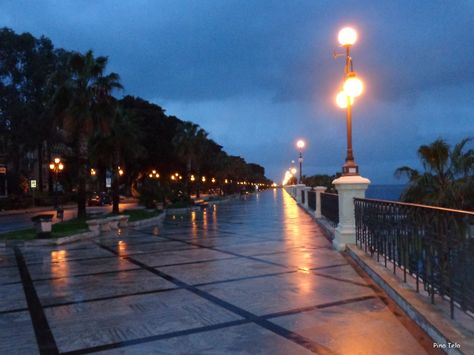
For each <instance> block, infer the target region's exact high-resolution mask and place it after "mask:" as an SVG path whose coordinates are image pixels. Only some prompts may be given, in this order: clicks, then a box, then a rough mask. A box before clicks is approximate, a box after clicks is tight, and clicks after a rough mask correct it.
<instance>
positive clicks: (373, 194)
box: [365, 185, 406, 201]
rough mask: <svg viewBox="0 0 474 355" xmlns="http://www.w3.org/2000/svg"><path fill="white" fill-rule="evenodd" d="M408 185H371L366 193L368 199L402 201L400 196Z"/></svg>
mask: <svg viewBox="0 0 474 355" xmlns="http://www.w3.org/2000/svg"><path fill="white" fill-rule="evenodd" d="M405 186H406V185H369V188H368V189H367V191H366V193H365V197H366V198H375V199H378V200H389V201H400V195H401V194H402V192H403V190H404V189H405Z"/></svg>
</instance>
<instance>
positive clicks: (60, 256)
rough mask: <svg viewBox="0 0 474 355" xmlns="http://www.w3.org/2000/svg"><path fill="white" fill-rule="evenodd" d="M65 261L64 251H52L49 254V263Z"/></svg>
mask: <svg viewBox="0 0 474 355" xmlns="http://www.w3.org/2000/svg"><path fill="white" fill-rule="evenodd" d="M64 260H66V250H54V251H52V252H51V261H53V262H59V261H64Z"/></svg>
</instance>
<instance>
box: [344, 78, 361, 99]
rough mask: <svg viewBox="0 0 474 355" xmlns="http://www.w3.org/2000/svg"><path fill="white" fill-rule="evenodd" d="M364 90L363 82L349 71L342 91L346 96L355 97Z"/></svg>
mask: <svg viewBox="0 0 474 355" xmlns="http://www.w3.org/2000/svg"><path fill="white" fill-rule="evenodd" d="M362 91H364V84H363V83H362V80H360V79H359V78H358V77H357V76H356V75H355V73H350V74H349V75H348V78H347V79H346V81H345V82H344V92H345V93H346V95H347V96H350V97H357V96H359V95H360V94H362Z"/></svg>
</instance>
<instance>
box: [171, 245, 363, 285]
mask: <svg viewBox="0 0 474 355" xmlns="http://www.w3.org/2000/svg"><path fill="white" fill-rule="evenodd" d="M164 238H168V239H171V240H176V239H175V238H171V237H164ZM178 241H180V242H182V243H185V244H188V245H194V246H196V247H198V248H204V249H211V250H215V251H218V252H221V253H225V254H229V255H234V256H237V257H241V258H245V259H248V260H253V261H258V262H263V263H266V264H270V265H274V266H279V267H283V268H286V269H289V268H291V267H290V266H288V265H284V264H280V263H276V262H273V261H268V260H265V259H260V258H255V257H253V256H249V255H243V254H238V253H234V252H231V251H227V250H223V249H220V248H215V247H209V246H205V245H201V244H199V243H195V242H188V241H184V240H178ZM313 274H314V275H316V276H321V277H325V278H328V279H332V280H335V281H341V282H347V283H350V284H354V285H357V286H361V287H370V286H369V285H367V284H362V283H358V282H355V281H352V280H347V279H344V278H340V277H338V278H336V277H333V276H329V275H325V274H318V273H313Z"/></svg>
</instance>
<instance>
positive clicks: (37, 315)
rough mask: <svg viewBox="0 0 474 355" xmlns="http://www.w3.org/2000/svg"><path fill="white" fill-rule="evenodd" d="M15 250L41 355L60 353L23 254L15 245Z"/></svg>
mask: <svg viewBox="0 0 474 355" xmlns="http://www.w3.org/2000/svg"><path fill="white" fill-rule="evenodd" d="M14 251H15V257H16V261H17V265H18V271H19V272H20V277H21V280H22V283H23V291H24V293H25V298H26V303H27V305H28V310H29V312H30V318H31V322H32V325H33V330H34V333H35V337H36V342H37V344H38V349H39V352H40V354H41V355H55V354H59V350H58V347H57V345H56V341H55V339H54V336H53V333H52V331H51V328H50V327H49V323H48V319H47V318H46V315H45V314H44V311H43V308H42V306H41V302H40V300H39V298H38V294H37V293H36V289H35V286H34V284H33V281H32V280H31V276H30V273H29V271H28V266H27V265H26V263H25V259H24V258H23V254H22V253H21V250H20V248H18V247H15V248H14Z"/></svg>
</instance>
